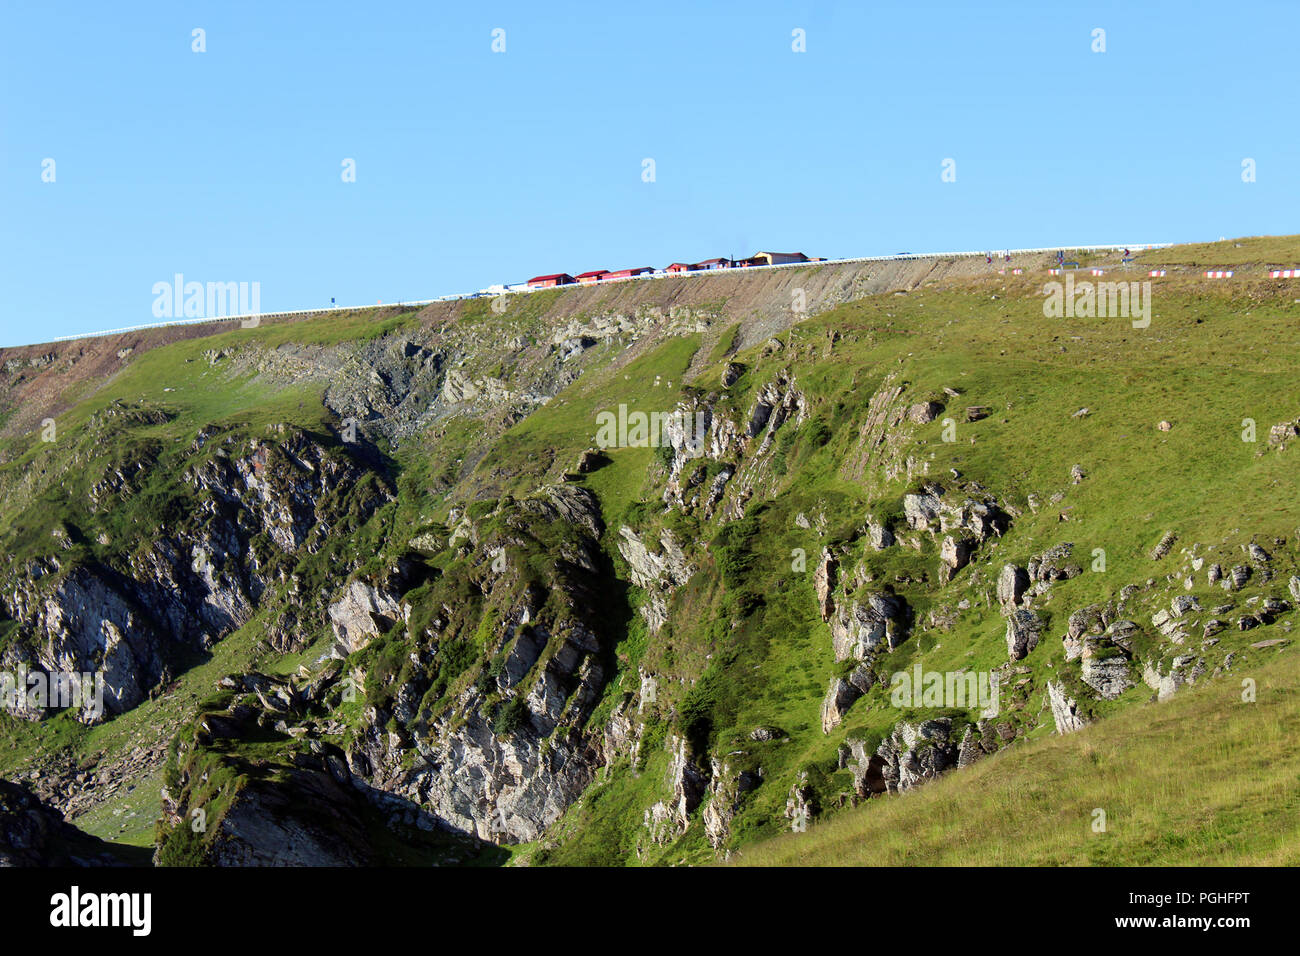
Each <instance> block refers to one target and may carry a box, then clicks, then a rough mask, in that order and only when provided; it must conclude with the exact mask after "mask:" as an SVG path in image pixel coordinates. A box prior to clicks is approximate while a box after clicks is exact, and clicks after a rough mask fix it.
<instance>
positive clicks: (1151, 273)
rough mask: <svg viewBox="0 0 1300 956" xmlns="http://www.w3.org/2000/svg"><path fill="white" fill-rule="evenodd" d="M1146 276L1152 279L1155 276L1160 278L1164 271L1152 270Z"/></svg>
mask: <svg viewBox="0 0 1300 956" xmlns="http://www.w3.org/2000/svg"><path fill="white" fill-rule="evenodd" d="M1147 275H1149V276H1151V277H1152V278H1155V277H1156V276H1162V275H1165V270H1164V269H1152V270H1151V271H1150V272H1148V273H1147Z"/></svg>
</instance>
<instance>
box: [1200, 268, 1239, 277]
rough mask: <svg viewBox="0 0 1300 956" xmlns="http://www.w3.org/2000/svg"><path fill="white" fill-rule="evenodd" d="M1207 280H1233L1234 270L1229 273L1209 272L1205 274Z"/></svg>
mask: <svg viewBox="0 0 1300 956" xmlns="http://www.w3.org/2000/svg"><path fill="white" fill-rule="evenodd" d="M1205 278H1207V279H1231V278H1232V270H1231V269H1229V270H1228V271H1227V272H1223V271H1222V270H1219V271H1215V272H1207V273H1205Z"/></svg>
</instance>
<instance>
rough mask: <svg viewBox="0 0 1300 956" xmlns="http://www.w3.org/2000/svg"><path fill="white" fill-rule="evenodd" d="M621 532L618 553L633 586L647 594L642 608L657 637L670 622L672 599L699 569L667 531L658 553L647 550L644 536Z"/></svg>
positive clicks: (624, 527)
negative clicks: (669, 602)
mask: <svg viewBox="0 0 1300 956" xmlns="http://www.w3.org/2000/svg"><path fill="white" fill-rule="evenodd" d="M618 533H619V542H618V552H619V554H621V555H622V556H623V560H624V561H626V562H627V565H628V573H629V574H630V576H631V578H632V583H634V584H635V585H637V587H639V588H642V589H644V590H645V592H646V598H647V600H646V602H645V604H643V605H642V606H641V614H642V616H644V617H645V619H646V624H647V625H648V626H649V628H650V633H651V634H657V633H659V629H660V628H661V627H663V626H664V623H665V622H666V621H667V620H668V599H669V598H670V597H671V596H672V593H673V591H675V590H676V589H677V588H679V587H681V586H682V585H683V584H685V583H686V582H687V581H688V580H690V577H691V575H692V574H694V573H695V569H694V568H693V567H692V566H691V564H690V563H689V562H688V561H687V559H686V554H685V553H684V552H683V551H682V549H681V546H680V545H679V544H678V543H677V539H676V538H675V537H673V533H672V532H671V531H669V530H668V529H667V528H665V529H664V530H663V531H662V532H660V534H659V549H658V550H657V551H651V550H650V549H649V548H647V547H646V546H645V544H644V543H643V542H642V541H641V538H640V536H639V535H638V534H637V533H636V532H635V531H633V530H632V529H631V528H629V527H627V526H626V525H624V526H623V527H621V528H619V529H618Z"/></svg>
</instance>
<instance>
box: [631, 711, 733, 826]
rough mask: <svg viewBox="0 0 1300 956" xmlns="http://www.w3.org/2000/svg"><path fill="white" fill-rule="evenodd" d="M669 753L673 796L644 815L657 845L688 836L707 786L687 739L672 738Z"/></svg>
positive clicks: (669, 778)
mask: <svg viewBox="0 0 1300 956" xmlns="http://www.w3.org/2000/svg"><path fill="white" fill-rule="evenodd" d="M668 752H669V754H671V755H672V756H671V760H670V762H669V765H668V787H669V789H670V790H671V792H672V795H671V796H670V797H669V798H668V799H667V800H664V801H660V802H659V803H656V804H655V805H654V806H652V807H650V809H648V810H646V812H645V826H646V828H647V829H648V830H649V831H650V839H651V841H652V842H654V843H658V844H664V843H671V842H672V841H673V840H675V839H676V838H677V837H679V836H681V835H682V834H683V833H685V832H686V828H687V827H688V826H690V823H691V814H692V813H694V812H695V808H696V807H698V806H699V805H700V800H701V799H702V798H703V796H704V793H705V789H706V783H707V781H706V780H705V777H704V774H703V773H701V772H700V769H699V768H698V767H697V766H696V765H695V762H694V760H692V759H691V753H690V747H689V745H688V744H687V742H686V740H685V739H684V738H682V737H677V736H670V737H669V738H668ZM720 810H721V808H719V811H720ZM729 820H730V818H728V822H729Z"/></svg>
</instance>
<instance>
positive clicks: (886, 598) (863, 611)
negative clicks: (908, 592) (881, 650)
mask: <svg viewBox="0 0 1300 956" xmlns="http://www.w3.org/2000/svg"><path fill="white" fill-rule="evenodd" d="M906 622H907V605H906V604H905V603H904V602H903V599H902V598H901V597H898V596H897V595H894V594H888V593H886V592H884V591H872V592H870V593H868V594H866V595H865V596H864V597H863V598H862V599H860V600H854V601H851V602H849V603H848V606H847V607H846V606H844V605H841V606H840V607H839V608H838V609H837V610H836V612H835V614H834V615H833V616H832V618H831V621H830V625H831V648H832V650H833V651H834V653H835V659H836V660H837V661H844V660H848V659H849V658H850V657H852V658H855V659H857V660H862V659H863V658H864V657H866V656H867V655H868V654H869V653H870V652H872V651H874V650H875V649H876V648H877V647H879V646H880V645H881V644H882V643H884V644H887V645H888V646H889V647H890V648H894V647H897V646H898V645H899V644H901V643H902V642H903V640H904V638H905V637H906V636H907V630H906Z"/></svg>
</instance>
